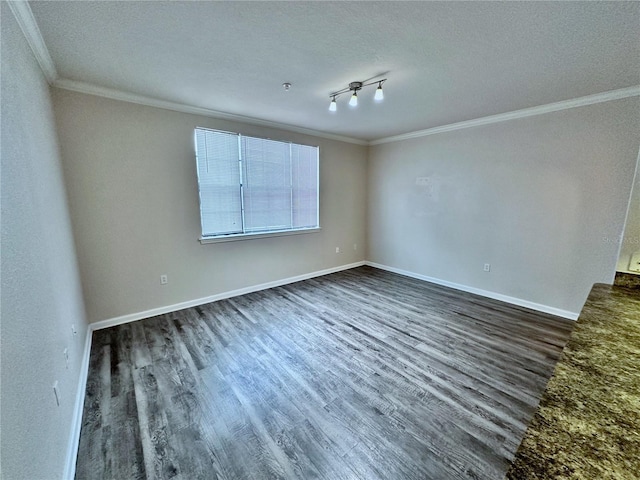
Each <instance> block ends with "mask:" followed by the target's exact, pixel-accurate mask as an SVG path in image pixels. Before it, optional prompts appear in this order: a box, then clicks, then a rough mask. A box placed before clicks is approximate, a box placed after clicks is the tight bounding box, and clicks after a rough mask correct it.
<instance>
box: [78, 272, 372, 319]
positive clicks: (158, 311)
mask: <svg viewBox="0 0 640 480" xmlns="http://www.w3.org/2000/svg"><path fill="white" fill-rule="evenodd" d="M363 265H365V262H364V261H362V262H356V263H349V264H347V265H340V266H338V267H333V268H327V269H325V270H318V271H316V272H311V273H305V274H303V275H298V276H295V277H288V278H283V279H280V280H274V281H273V282H267V283H261V284H259V285H252V286H250V287H245V288H239V289H237V290H230V291H227V292H222V293H218V294H216V295H211V296H209V297H204V298H196V299H195V300H188V301H186V302H181V303H175V304H173V305H166V306H164V307H158V308H152V309H151V310H145V311H143V312H136V313H131V314H129V315H123V316H121V317H114V318H109V319H106V320H101V321H99V322H95V323H92V324H90V325H89V326H90V328H91V330H92V331H95V330H101V329H103V328H109V327H114V326H116V325H121V324H123V323H129V322H135V321H136V320H142V319H143V318H149V317H155V316H156V315H163V314H165V313H171V312H175V311H177V310H183V309H185V308H191V307H197V306H198V305H204V304H205V303H211V302H217V301H218V300H224V299H225V298H231V297H237V296H239V295H244V294H246V293H253V292H258V291H260V290H266V289H267V288H273V287H279V286H281V285H287V284H289V283H294V282H300V281H302V280H307V279H309V278H314V277H321V276H322V275H329V274H330V273H335V272H340V271H342V270H349V269H350V268H355V267H361V266H363Z"/></svg>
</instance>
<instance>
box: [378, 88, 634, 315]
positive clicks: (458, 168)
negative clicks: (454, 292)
mask: <svg viewBox="0 0 640 480" xmlns="http://www.w3.org/2000/svg"><path fill="white" fill-rule="evenodd" d="M638 112H639V99H638V98H637V97H634V98H630V99H624V100H618V101H613V102H607V103H602V104H597V105H591V106H587V107H580V108H574V109H570V110H564V111H561V112H555V113H549V114H545V115H540V116H535V117H529V118H523V119H519V120H513V121H509V122H503V123H498V124H493V125H487V126H482V127H475V128H469V129H465V130H458V131H453V132H449V133H442V134H437V135H432V136H428V137H422V138H416V139H410V140H405V141H399V142H394V143H387V144H380V145H377V146H373V147H371V149H370V156H369V181H368V198H369V202H368V208H369V213H368V215H369V216H368V218H369V221H368V237H367V238H368V242H369V249H368V259H369V260H371V261H373V262H376V263H380V264H383V265H387V266H391V267H395V268H397V269H403V270H406V271H410V272H413V273H417V274H420V275H424V276H429V277H434V278H437V279H441V280H444V281H448V282H452V283H457V284H461V285H464V286H467V287H472V288H477V289H482V290H486V291H489V292H494V293H497V294H501V295H507V296H510V297H515V298H518V299H522V300H525V301H528V302H534V303H538V304H542V305H546V306H549V307H552V308H556V309H561V310H565V311H569V312H579V311H580V309H581V307H582V304H583V302H584V300H585V298H586V295H587V293H588V292H589V290H590V288H591V286H592V284H593V283H594V282H611V281H612V278H613V274H614V271H615V265H616V261H617V256H618V246H619V241H618V240H617V239H619V238H620V236H621V234H622V231H623V225H624V222H625V214H626V209H627V202H628V199H629V192H630V189H631V185H632V177H633V173H634V168H635V164H636V156H637V154H638V145H639V143H640V138H639V131H640V129H639V126H640V125H639V115H638ZM416 177H427V183H428V185H426V186H418V185H416ZM485 263H490V264H491V272H489V273H487V272H484V271H483V265H484V264H485Z"/></svg>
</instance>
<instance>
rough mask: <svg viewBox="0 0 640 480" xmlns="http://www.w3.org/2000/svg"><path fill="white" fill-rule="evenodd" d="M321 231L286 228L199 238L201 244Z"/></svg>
mask: <svg viewBox="0 0 640 480" xmlns="http://www.w3.org/2000/svg"><path fill="white" fill-rule="evenodd" d="M319 231H320V227H317V228H305V229H300V230H284V231H282V232H258V233H239V234H236V235H225V236H223V237H200V238H199V239H198V240H199V241H200V243H201V244H203V245H204V244H205V243H222V242H237V241H240V240H255V239H257V238H269V237H286V236H289V235H304V234H307V233H317V232H319Z"/></svg>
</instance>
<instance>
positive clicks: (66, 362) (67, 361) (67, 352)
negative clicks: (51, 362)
mask: <svg viewBox="0 0 640 480" xmlns="http://www.w3.org/2000/svg"><path fill="white" fill-rule="evenodd" d="M62 355H64V364H65V366H66V367H67V370H69V349H68V348H65V349H64V350H63V352H62Z"/></svg>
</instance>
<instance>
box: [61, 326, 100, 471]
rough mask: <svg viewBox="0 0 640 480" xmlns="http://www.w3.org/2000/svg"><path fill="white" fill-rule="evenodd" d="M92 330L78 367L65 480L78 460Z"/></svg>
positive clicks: (89, 328) (88, 334) (74, 468)
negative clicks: (78, 372)
mask: <svg viewBox="0 0 640 480" xmlns="http://www.w3.org/2000/svg"><path fill="white" fill-rule="evenodd" d="M92 336H93V329H92V328H91V325H89V327H88V328H87V335H86V338H85V341H84V352H82V363H81V365H80V378H79V379H78V390H77V392H76V402H75V406H74V408H73V417H72V419H71V434H70V435H69V444H68V446H67V459H66V461H65V465H64V474H63V476H62V478H63V479H65V480H73V478H74V477H75V474H76V460H77V458H78V447H79V446H80V429H81V428H82V414H83V412H84V396H85V393H86V391H87V377H88V375H89V355H90V354H91V338H92Z"/></svg>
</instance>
